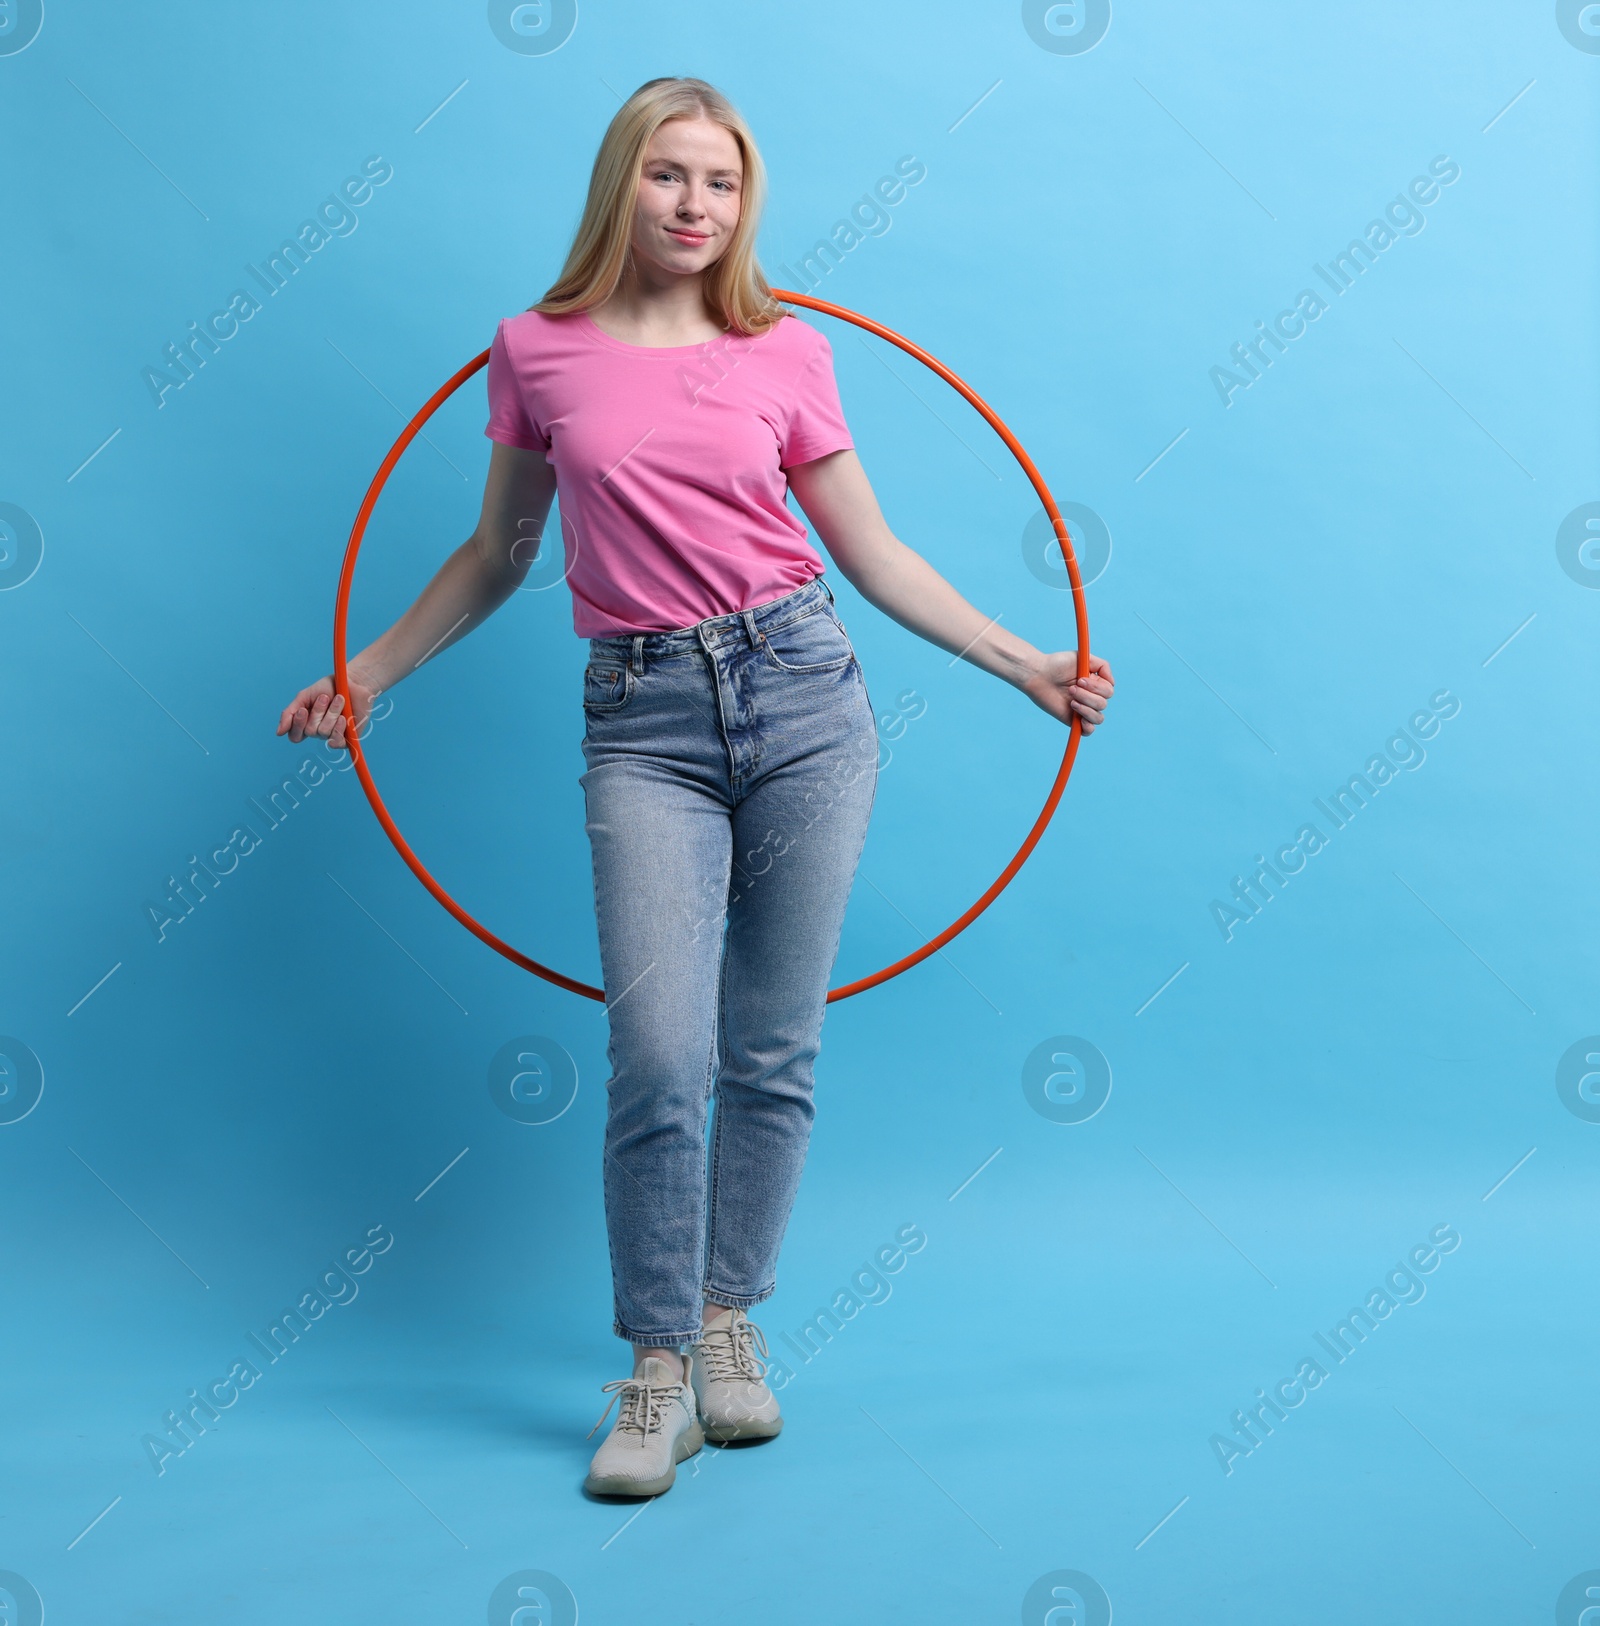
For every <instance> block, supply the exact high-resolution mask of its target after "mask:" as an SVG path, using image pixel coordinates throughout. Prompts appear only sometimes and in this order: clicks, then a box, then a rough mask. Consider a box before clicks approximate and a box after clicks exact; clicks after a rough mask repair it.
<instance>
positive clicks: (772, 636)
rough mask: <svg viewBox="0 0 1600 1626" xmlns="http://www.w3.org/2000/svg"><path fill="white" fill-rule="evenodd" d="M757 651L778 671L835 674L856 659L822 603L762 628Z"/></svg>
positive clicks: (834, 618)
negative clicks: (779, 622)
mask: <svg viewBox="0 0 1600 1626" xmlns="http://www.w3.org/2000/svg"><path fill="white" fill-rule="evenodd" d="M761 648H762V650H763V652H764V653H765V655H766V658H767V660H768V662H769V663H770V664H771V665H773V666H775V667H777V669H778V670H779V671H780V672H836V671H838V670H839V669H840V668H841V667H844V666H848V665H849V664H850V662H851V661H853V660H854V659H855V657H856V652H855V649H854V648H853V647H852V646H851V643H850V638H849V635H848V634H847V633H846V632H845V630H844V626H843V624H842V623H841V622H840V621H839V619H838V617H837V616H835V615H834V614H833V613H832V612H831V611H830V610H829V609H828V607H827V606H826V605H825V604H819V605H818V606H817V607H816V609H814V610H807V611H806V612H805V613H804V614H803V615H799V616H796V617H795V619H794V620H793V621H785V622H784V623H783V624H782V625H781V626H777V627H770V628H767V627H764V628H762V631H761Z"/></svg>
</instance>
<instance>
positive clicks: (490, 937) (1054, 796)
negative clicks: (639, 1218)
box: [333, 288, 1089, 1004]
mask: <svg viewBox="0 0 1600 1626" xmlns="http://www.w3.org/2000/svg"><path fill="white" fill-rule="evenodd" d="M772 293H773V296H774V297H775V298H777V299H780V300H782V301H784V302H785V303H786V304H791V305H804V306H807V307H809V308H810V309H811V310H816V311H822V312H823V313H824V314H825V315H828V316H836V317H838V318H839V319H840V320H841V321H845V322H853V323H854V324H855V325H856V326H857V327H859V328H865V329H866V331H867V332H868V333H874V334H876V335H877V336H878V337H879V338H880V339H887V340H888V341H889V343H890V344H893V345H897V346H898V347H899V348H900V349H901V350H904V351H905V353H906V354H907V355H908V356H912V357H914V358H915V359H916V360H918V361H920V362H921V363H922V364H923V366H924V367H927V368H930V369H931V370H932V371H933V372H935V373H937V374H938V375H939V377H940V378H942V379H943V380H944V381H945V382H946V383H947V384H949V385H950V387H951V388H952V389H954V390H956V391H957V392H958V393H959V394H960V395H962V396H963V397H964V398H965V399H966V400H967V401H969V402H970V403H971V404H972V405H973V406H974V407H975V408H976V409H977V410H978V411H979V412H980V413H981V414H982V415H983V417H984V418H985V419H986V420H987V422H988V424H989V426H990V428H992V429H993V430H994V432H995V433H996V434H997V435H999V437H1000V438H1001V440H1003V441H1004V442H1005V443H1006V448H1007V450H1009V451H1010V453H1011V455H1012V456H1013V457H1014V458H1015V459H1016V460H1017V463H1018V464H1019V465H1020V466H1021V468H1022V472H1023V473H1024V474H1026V475H1027V477H1028V479H1029V481H1030V483H1031V484H1032V486H1033V489H1034V491H1035V492H1036V493H1037V494H1038V497H1039V501H1040V502H1041V503H1043V504H1044V510H1045V513H1046V514H1048V515H1049V516H1050V523H1051V524H1052V525H1053V526H1054V527H1055V533H1056V541H1057V542H1059V543H1060V545H1061V556H1062V558H1063V560H1064V561H1065V562H1066V566H1067V576H1068V578H1069V579H1070V581H1071V584H1072V611H1073V618H1074V620H1075V622H1076V626H1077V637H1078V651H1077V653H1078V670H1077V675H1078V677H1080V678H1083V677H1087V676H1088V675H1089V613H1088V610H1087V608H1086V606H1085V604H1084V598H1083V579H1082V577H1081V576H1080V575H1079V573H1078V561H1077V557H1076V555H1075V554H1074V553H1073V551H1072V538H1071V537H1070V536H1069V535H1068V534H1067V526H1066V521H1065V520H1063V519H1062V517H1061V511H1060V509H1058V508H1057V507H1056V502H1055V498H1054V497H1052V496H1051V495H1050V488H1049V487H1048V486H1047V485H1046V484H1045V483H1044V477H1043V476H1042V475H1041V474H1040V473H1039V471H1038V469H1037V468H1035V467H1034V463H1033V459H1032V458H1030V457H1029V456H1028V454H1027V452H1025V451H1024V450H1023V448H1022V443H1021V442H1020V441H1019V440H1018V439H1017V437H1016V436H1015V435H1014V434H1012V432H1011V431H1010V429H1008V428H1007V427H1006V425H1005V423H1004V422H1003V421H1002V420H1001V418H1000V415H999V414H998V413H997V412H995V411H994V410H993V408H991V407H990V406H989V405H988V403H987V402H985V401H984V400H983V399H982V397H980V396H979V395H978V393H977V392H976V391H975V390H973V389H972V388H971V387H970V386H969V385H968V384H967V383H966V382H965V381H964V380H963V379H961V378H958V377H957V376H956V374H955V373H953V372H951V370H950V369H949V368H948V367H946V366H945V365H944V363H943V362H941V361H939V360H938V359H937V358H936V357H934V356H930V355H929V354H928V352H927V351H926V350H924V349H923V348H922V347H921V346H920V345H916V344H913V343H912V342H911V340H909V339H907V338H903V337H902V336H901V335H900V334H898V333H896V332H895V331H894V330H893V328H887V327H885V326H884V325H883V324H882V323H881V322H874V321H873V320H872V319H871V318H870V317H866V316H860V315H858V314H857V313H856V312H855V311H851V310H846V309H845V308H844V306H842V305H833V304H830V303H829V302H828V301H827V300H825V299H813V298H811V297H810V296H809V295H808V294H798V293H793V292H790V291H789V290H788V289H785V288H774V289H773V290H772ZM488 361H489V352H488V351H487V350H485V351H484V352H483V353H482V354H481V355H478V356H475V357H473V359H472V360H471V361H469V362H468V363H467V364H466V366H464V367H463V368H461V369H460V371H459V372H457V373H456V374H455V375H454V376H453V377H451V378H449V379H448V380H446V382H445V383H444V384H442V385H440V387H439V388H438V389H437V390H435V391H434V393H433V394H432V395H431V396H429V397H428V399H427V401H426V402H425V403H424V404H423V406H422V408H421V410H420V411H419V412H418V413H417V415H416V416H415V417H414V418H412V420H411V421H410V423H408V424H407V425H406V426H405V428H404V429H403V430H401V432H400V435H399V438H398V439H397V440H396V441H395V443H394V445H393V446H391V447H390V448H389V454H388V456H387V457H385V458H384V460H383V462H382V464H380V465H379V468H378V472H377V473H376V474H375V475H374V476H373V477H372V484H371V485H369V486H368V487H367V494H366V496H365V497H364V498H363V499H362V502H361V508H360V510H359V511H358V512H357V514H356V519H355V524H354V525H353V526H352V527H351V530H350V540H349V542H348V544H347V545H346V547H345V553H344V566H343V568H342V569H341V570H340V572H339V593H338V598H337V600H336V601H335V604H334V612H333V681H334V687H335V689H336V690H337V691H338V693H339V694H340V695H341V696H342V697H343V699H344V714H345V716H346V717H348V718H353V717H354V716H355V705H354V703H353V701H352V699H351V695H350V673H349V668H348V665H347V663H346V659H345V640H346V628H347V624H348V621H349V611H350V587H351V583H352V582H353V581H354V579H355V569H356V559H357V556H358V555H359V554H360V551H361V543H362V539H363V538H364V537H365V535H366V531H367V523H368V521H369V520H370V519H371V518H372V511H373V509H374V508H376V507H377V504H378V498H379V497H380V496H381V495H382V493H383V488H384V486H385V485H386V484H387V483H388V480H389V476H390V475H391V474H392V473H393V472H394V468H395V465H396V464H397V463H398V462H399V461H400V458H401V456H402V455H403V454H404V452H405V450H406V448H407V447H408V446H409V445H410V444H411V442H412V441H413V440H415V439H416V437H417V435H418V434H419V433H421V430H422V426H423V425H424V424H425V423H427V421H428V420H429V419H430V418H431V417H432V416H433V415H434V413H435V412H437V411H438V410H439V408H440V407H441V406H442V405H443V404H444V403H445V402H446V401H447V400H448V399H449V398H450V397H451V396H452V395H454V394H455V392H456V391H457V390H458V389H460V388H461V386H462V385H463V384H464V383H466V381H467V380H468V379H469V378H471V377H472V375H473V374H474V373H476V372H478V371H480V370H481V369H482V368H483V367H485V366H487V365H488ZM1082 737H1083V725H1082V722H1081V720H1080V719H1079V717H1078V715H1077V713H1075V712H1074V713H1073V714H1072V720H1071V725H1070V727H1069V729H1068V733H1067V748H1066V750H1065V752H1064V753H1063V754H1062V758H1061V766H1060V767H1059V768H1058V769H1057V770H1056V776H1055V781H1054V783H1053V784H1052V785H1051V786H1050V793H1049V795H1048V796H1046V798H1045V802H1044V807H1043V809H1042V810H1041V811H1040V813H1039V816H1038V818H1036V819H1035V820H1034V821H1033V827H1032V829H1030V830H1029V831H1028V833H1027V835H1026V836H1025V837H1024V838H1023V842H1022V845H1021V846H1020V847H1018V848H1017V850H1016V852H1015V854H1014V855H1013V856H1012V859H1011V862H1010V863H1009V864H1007V865H1006V867H1005V868H1004V869H1003V870H1001V872H1000V873H999V875H998V876H997V877H996V878H995V879H994V881H993V882H992V883H991V884H990V885H989V886H988V887H987V888H986V889H985V891H984V893H983V895H982V896H981V897H980V898H979V899H978V900H977V902H975V903H974V904H972V905H971V906H970V907H969V908H968V909H966V910H965V911H964V912H963V913H962V914H960V915H959V916H957V918H956V919H955V920H953V921H951V923H950V924H949V925H948V926H946V927H945V929H944V930H943V931H942V932H940V933H939V934H938V936H936V937H931V938H929V939H928V941H927V942H926V943H924V944H923V945H922V946H921V947H920V948H918V949H914V950H913V951H912V952H911V953H910V954H907V955H905V956H904V957H903V958H902V959H899V960H896V961H895V962H894V963H893V964H892V965H886V966H884V967H883V969H882V970H881V971H874V972H873V973H872V974H871V975H870V976H866V977H859V978H857V979H856V981H854V982H849V983H846V984H844V986H843V987H840V988H833V989H830V990H829V993H828V1003H829V1004H832V1003H833V1001H835V1000H838V999H849V998H850V996H851V995H852V994H860V993H865V992H866V990H867V989H869V988H876V987H877V986H878V985H879V984H880V983H884V982H887V981H888V980H889V979H890V978H891V977H898V976H899V975H900V973H901V972H902V971H909V970H910V969H911V967H912V966H914V965H920V964H921V963H922V961H924V960H926V959H927V958H928V956H929V955H930V954H937V953H938V951H939V950H940V949H942V948H943V947H944V946H945V944H946V943H948V942H949V941H950V940H951V939H952V938H953V937H956V936H958V935H959V934H960V933H962V932H964V931H965V930H966V929H967V927H968V926H970V925H971V924H972V922H973V921H975V920H976V919H977V918H978V916H979V915H981V914H982V913H983V912H984V910H985V909H987V908H988V907H989V905H990V904H991V903H993V902H994V900H995V899H996V898H997V897H999V896H1000V894H1001V893H1002V892H1003V891H1005V889H1006V888H1007V887H1008V886H1009V885H1010V884H1011V882H1012V881H1013V880H1014V879H1015V877H1016V874H1017V871H1018V870H1020V869H1021V868H1022V866H1023V865H1024V864H1025V863H1026V862H1027V861H1028V857H1029V855H1030V854H1031V853H1032V852H1033V849H1034V848H1035V847H1036V846H1038V844H1039V838H1040V837H1041V836H1042V835H1043V834H1044V832H1045V828H1046V827H1047V826H1048V825H1049V823H1050V820H1051V819H1052V818H1053V817H1054V816H1055V811H1056V808H1057V807H1058V806H1059V805H1060V802H1061V795H1062V792H1063V791H1065V790H1066V788H1067V780H1068V778H1069V777H1070V775H1071V773H1072V765H1073V763H1074V762H1075V761H1076V760H1077V756H1078V743H1079V741H1080V740H1081V739H1082ZM345 740H346V743H347V745H348V746H349V749H350V755H351V759H352V761H353V762H354V763H355V769H356V774H357V777H358V778H359V779H360V780H361V788H362V790H364V791H365V792H366V796H367V800H368V801H369V802H370V803H371V804H372V811H373V812H374V813H376V814H377V816H378V822H379V824H381V825H382V826H383V830H384V834H385V835H387V836H388V838H389V840H390V841H391V842H393V843H394V848H395V851H396V852H398V853H399V854H400V856H401V857H402V858H403V859H404V860H405V862H406V865H407V867H408V868H409V869H410V870H411V873H412V874H413V875H415V876H416V878H417V879H418V880H419V881H421V882H422V884H423V885H424V886H425V887H426V888H427V889H428V890H429V891H430V892H431V893H432V894H433V896H434V897H435V898H436V899H438V901H439V902H440V903H441V904H443V905H444V907H445V908H446V909H448V910H449V911H450V913H451V914H452V915H454V916H455V918H456V919H457V920H458V921H460V922H461V924H462V925H463V926H465V927H466V928H467V930H468V931H469V932H471V933H472V934H473V935H474V936H475V937H477V938H479V939H481V940H482V941H483V942H485V943H487V944H488V945H489V947H490V948H492V949H493V950H494V951H495V952H496V953H497V954H503V955H504V956H505V957H506V959H508V960H510V961H511V962H512V964H513V965H519V966H521V967H522V969H523V970H524V971H531V972H532V973H533V974H534V976H536V977H543V978H544V980H545V981H546V982H552V983H554V984H555V985H556V986H557V987H558V988H565V989H567V991H568V992H569V993H574V994H582V995H584V997H585V998H588V999H595V1000H599V1001H600V1002H601V1003H602V1004H604V1002H605V997H606V996H605V990H604V989H602V988H595V987H593V986H591V985H590V984H589V983H586V982H580V981H578V979H577V978H576V977H569V976H567V975H566V974H565V973H564V972H561V971H557V970H555V969H553V968H552V967H550V966H547V965H541V964H540V963H539V962H538V961H537V960H534V959H530V958H529V956H528V955H526V954H524V953H523V952H522V951H521V950H520V949H516V948H513V947H512V946H511V944H509V943H507V942H505V941H503V940H502V939H501V938H499V937H497V936H495V934H494V933H493V932H492V931H490V930H489V928H488V927H487V926H485V925H483V924H482V922H480V921H478V920H477V919H475V918H474V917H473V916H472V915H470V914H468V912H467V911H466V910H465V909H463V908H462V906H461V905H460V904H459V903H457V902H456V900H455V899H454V898H453V897H451V896H450V894H449V893H448V892H446V891H445V889H444V888H443V887H442V886H441V885H440V884H439V883H438V881H436V880H435V879H434V878H433V876H432V875H431V874H430V873H429V872H428V869H427V867H426V865H424V864H423V862H422V860H421V859H420V858H418V857H417V855H416V853H414V852H413V851H412V850H411V846H410V843H409V842H407V840H406V838H405V836H404V835H402V834H401V832H400V827H399V826H398V825H397V824H396V823H395V821H394V818H393V816H392V815H391V814H390V812H389V809H388V808H387V807H386V806H385V805H384V801H383V797H382V796H381V795H379V793H378V787H377V784H376V783H375V782H374V780H373V777H372V770H371V769H370V768H369V767H368V766H367V757H366V752H365V751H364V750H363V749H362V746H361V742H360V740H359V739H358V738H357V737H356V734H355V731H354V728H353V726H352V725H350V724H347V725H346V729H345Z"/></svg>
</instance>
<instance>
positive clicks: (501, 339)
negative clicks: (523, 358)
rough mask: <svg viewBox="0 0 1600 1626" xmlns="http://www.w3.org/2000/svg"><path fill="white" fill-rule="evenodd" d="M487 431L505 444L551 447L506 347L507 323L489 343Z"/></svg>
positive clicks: (540, 449)
mask: <svg viewBox="0 0 1600 1626" xmlns="http://www.w3.org/2000/svg"><path fill="white" fill-rule="evenodd" d="M484 434H486V435H487V436H488V437H489V439H490V440H497V441H499V442H500V443H501V444H502V445H504V446H521V447H523V448H524V449H525V450H526V451H530V452H548V451H549V450H550V440H549V437H548V436H547V435H545V434H544V433H543V431H542V430H541V429H540V428H539V426H538V424H536V423H535V422H534V421H533V417H532V415H531V414H530V413H529V411H528V403H527V402H526V401H525V400H524V399H523V396H522V387H521V385H519V384H518V383H517V374H516V369H515V368H514V367H513V366H512V364H511V357H510V355H509V353H508V352H507V350H506V333H505V323H504V322H502V323H501V324H500V325H499V326H498V327H497V328H496V329H495V330H494V343H493V344H491V345H490V346H489V425H488V427H487V428H486V429H485V430H484Z"/></svg>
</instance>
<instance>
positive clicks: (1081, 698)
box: [1020, 649, 1115, 734]
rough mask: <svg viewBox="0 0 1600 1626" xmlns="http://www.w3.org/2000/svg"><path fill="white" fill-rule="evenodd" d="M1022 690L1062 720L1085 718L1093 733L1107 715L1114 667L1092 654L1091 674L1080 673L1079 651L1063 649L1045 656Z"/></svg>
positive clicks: (1040, 659)
mask: <svg viewBox="0 0 1600 1626" xmlns="http://www.w3.org/2000/svg"><path fill="white" fill-rule="evenodd" d="M1020 687H1021V689H1022V692H1023V693H1024V694H1025V695H1027V697H1028V698H1029V699H1030V700H1031V701H1033V703H1034V704H1035V705H1036V706H1040V707H1042V708H1043V709H1044V710H1045V711H1047V712H1049V713H1050V715H1051V716H1052V717H1054V718H1056V719H1057V720H1058V721H1059V722H1063V723H1070V722H1071V721H1072V716H1073V713H1074V712H1076V713H1077V715H1078V716H1079V717H1080V718H1081V719H1082V720H1083V732H1084V733H1085V734H1092V733H1093V732H1094V731H1095V729H1096V728H1098V727H1099V726H1100V724H1101V723H1103V722H1104V721H1105V718H1106V703H1107V701H1109V700H1110V699H1111V691H1112V689H1113V688H1114V687H1115V684H1114V681H1113V679H1112V676H1111V668H1110V666H1109V665H1107V663H1106V662H1105V661H1103V660H1101V658H1100V657H1099V656H1098V655H1091V656H1090V657H1089V675H1088V676H1087V677H1085V678H1079V676H1078V652H1077V651H1076V650H1075V649H1063V650H1059V651H1057V652H1056V653H1055V654H1053V655H1042V656H1040V658H1039V666H1038V669H1037V670H1036V671H1035V672H1034V674H1033V675H1032V677H1030V678H1029V679H1028V681H1027V682H1026V683H1024V684H1021V685H1020Z"/></svg>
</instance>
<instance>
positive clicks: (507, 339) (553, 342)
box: [495, 311, 575, 355]
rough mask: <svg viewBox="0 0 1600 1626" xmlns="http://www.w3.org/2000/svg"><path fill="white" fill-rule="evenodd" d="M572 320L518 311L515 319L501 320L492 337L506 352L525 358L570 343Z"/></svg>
mask: <svg viewBox="0 0 1600 1626" xmlns="http://www.w3.org/2000/svg"><path fill="white" fill-rule="evenodd" d="M574 320H575V319H574V318H573V317H571V316H547V315H545V313H544V312H543V311H519V312H518V313H517V315H515V316H505V317H502V318H501V320H500V323H499V326H498V327H497V328H496V330H495V337H496V338H497V339H498V340H499V342H500V343H501V344H503V345H504V346H505V347H506V348H507V349H508V350H510V351H513V352H515V353H516V354H519V355H526V354H528V353H530V352H538V351H541V350H549V349H551V348H552V347H555V346H558V345H561V344H564V343H568V342H570V341H571V340H572V339H573V337H574V336H575V335H574V333H573V323H574Z"/></svg>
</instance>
